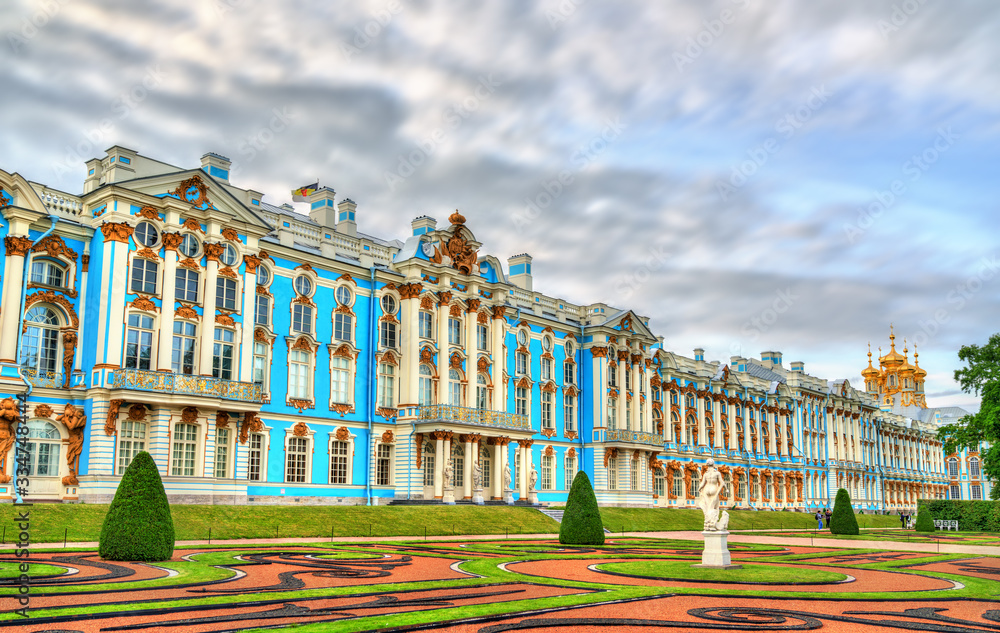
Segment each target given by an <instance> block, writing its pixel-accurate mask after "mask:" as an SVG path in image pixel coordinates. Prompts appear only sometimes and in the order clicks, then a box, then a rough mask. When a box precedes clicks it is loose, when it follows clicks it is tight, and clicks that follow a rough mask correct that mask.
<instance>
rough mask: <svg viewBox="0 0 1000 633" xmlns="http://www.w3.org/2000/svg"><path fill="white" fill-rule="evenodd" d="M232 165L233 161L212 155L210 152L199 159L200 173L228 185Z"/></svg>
mask: <svg viewBox="0 0 1000 633" xmlns="http://www.w3.org/2000/svg"><path fill="white" fill-rule="evenodd" d="M232 164H233V161H231V160H229V159H228V158H226V157H225V156H220V155H219V154H213V153H212V152H209V153H207V154H205V155H204V156H202V157H201V169H202V171H204V172H205V173H206V174H208V175H209V176H211V177H212V178H215V179H216V180H221V181H222V182H224V183H227V184H228V183H229V168H230V166H231V165H232Z"/></svg>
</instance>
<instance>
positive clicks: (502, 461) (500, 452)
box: [490, 438, 507, 499]
mask: <svg viewBox="0 0 1000 633" xmlns="http://www.w3.org/2000/svg"><path fill="white" fill-rule="evenodd" d="M506 468H507V447H506V445H504V444H501V442H500V438H496V439H495V444H493V470H494V472H493V473H492V474H491V476H492V477H493V481H492V482H490V483H491V484H492V485H491V487H492V488H493V493H492V497H493V498H494V499H502V498H503V474H504V470H505V469H506Z"/></svg>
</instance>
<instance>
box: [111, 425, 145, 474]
mask: <svg viewBox="0 0 1000 633" xmlns="http://www.w3.org/2000/svg"><path fill="white" fill-rule="evenodd" d="M144 450H146V424H145V423H144V422H136V421H134V420H125V421H124V422H121V423H119V425H118V474H119V475H123V474H125V469H126V468H128V467H129V464H131V463H132V460H133V459H135V456H136V454H137V453H139V451H144Z"/></svg>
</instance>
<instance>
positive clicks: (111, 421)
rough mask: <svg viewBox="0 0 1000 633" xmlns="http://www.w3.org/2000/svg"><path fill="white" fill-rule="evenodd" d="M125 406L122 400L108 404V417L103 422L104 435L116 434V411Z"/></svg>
mask: <svg viewBox="0 0 1000 633" xmlns="http://www.w3.org/2000/svg"><path fill="white" fill-rule="evenodd" d="M123 404H125V401H124V400H112V401H110V402H108V417H107V418H105V420H104V434H105V435H114V434H115V433H116V432H117V428H116V427H117V424H118V410H119V409H121V406H122V405H123Z"/></svg>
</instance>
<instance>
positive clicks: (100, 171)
mask: <svg viewBox="0 0 1000 633" xmlns="http://www.w3.org/2000/svg"><path fill="white" fill-rule="evenodd" d="M103 175H104V166H103V165H102V164H101V159H100V158H91V159H90V160H88V161H87V178H86V180H84V181H83V193H90V192H91V191H93V190H94V189H97V188H98V187H100V186H101V176H103Z"/></svg>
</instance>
